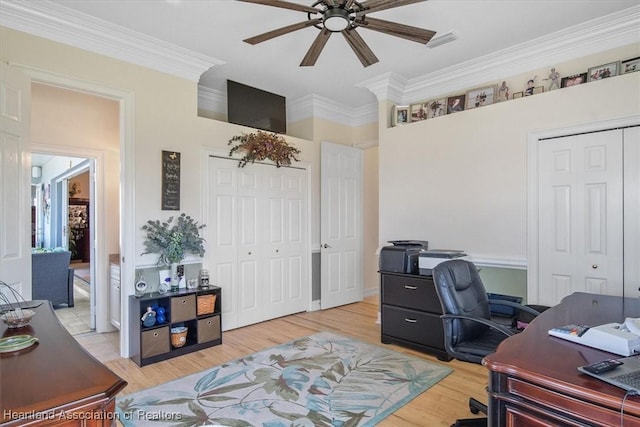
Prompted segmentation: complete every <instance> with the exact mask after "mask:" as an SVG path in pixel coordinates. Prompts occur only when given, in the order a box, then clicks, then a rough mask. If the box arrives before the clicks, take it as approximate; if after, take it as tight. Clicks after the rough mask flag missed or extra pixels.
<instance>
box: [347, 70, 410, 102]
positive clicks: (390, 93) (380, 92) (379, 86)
mask: <svg viewBox="0 0 640 427" xmlns="http://www.w3.org/2000/svg"><path fill="white" fill-rule="evenodd" d="M407 83H408V80H407V79H405V78H404V77H402V76H401V75H399V74H397V73H394V72H389V73H385V74H382V75H380V76H377V77H372V78H370V79H367V80H364V81H362V82H360V83H358V84H356V87H362V88H365V89H369V90H370V91H371V92H373V94H374V95H375V96H376V98H377V99H378V101H383V100H385V99H388V100H390V101H393V102H394V103H396V104H402V102H403V98H404V93H405V91H406V86H407Z"/></svg>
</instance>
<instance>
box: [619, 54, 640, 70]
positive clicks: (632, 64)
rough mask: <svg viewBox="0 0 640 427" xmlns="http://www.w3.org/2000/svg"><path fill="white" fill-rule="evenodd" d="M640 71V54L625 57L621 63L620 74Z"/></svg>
mask: <svg viewBox="0 0 640 427" xmlns="http://www.w3.org/2000/svg"><path fill="white" fill-rule="evenodd" d="M636 71H640V56H638V57H636V58H631V59H625V60H624V61H622V62H621V63H620V74H627V73H634V72H636Z"/></svg>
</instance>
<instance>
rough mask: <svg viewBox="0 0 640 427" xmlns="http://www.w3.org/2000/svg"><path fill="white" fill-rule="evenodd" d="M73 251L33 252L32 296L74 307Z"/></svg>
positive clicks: (53, 303)
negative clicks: (71, 265)
mask: <svg viewBox="0 0 640 427" xmlns="http://www.w3.org/2000/svg"><path fill="white" fill-rule="evenodd" d="M70 261H71V252H69V251H53V252H37V253H32V254H31V297H32V299H34V300H47V301H51V304H52V305H54V306H58V305H60V304H66V305H67V306H68V307H73V304H74V303H73V276H74V269H73V268H70Z"/></svg>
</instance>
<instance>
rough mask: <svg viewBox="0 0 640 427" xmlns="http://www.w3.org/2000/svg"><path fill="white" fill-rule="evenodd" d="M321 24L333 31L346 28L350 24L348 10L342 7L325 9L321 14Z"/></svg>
mask: <svg viewBox="0 0 640 427" xmlns="http://www.w3.org/2000/svg"><path fill="white" fill-rule="evenodd" d="M322 24H323V25H324V27H325V28H326V29H327V30H329V31H332V32H334V33H337V32H340V31H342V30H346V29H347V28H349V26H350V25H351V19H350V18H349V12H347V11H346V10H345V9H343V8H333V9H327V10H326V11H325V12H324V14H323V20H322Z"/></svg>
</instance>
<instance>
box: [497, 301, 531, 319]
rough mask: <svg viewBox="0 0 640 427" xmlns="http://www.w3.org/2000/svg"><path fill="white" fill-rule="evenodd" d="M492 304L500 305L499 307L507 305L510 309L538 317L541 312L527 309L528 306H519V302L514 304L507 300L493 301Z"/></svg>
mask: <svg viewBox="0 0 640 427" xmlns="http://www.w3.org/2000/svg"><path fill="white" fill-rule="evenodd" d="M491 304H498V305H506V306H508V307H513V308H515V309H518V310H520V311H525V312H527V313H529V314H532V315H534V316H537V315H539V314H540V312H539V311H537V310H534V309H533V308H531V307H527V306H526V305H522V304H518V303H517V302H513V301H507V300H503V299H492V300H491Z"/></svg>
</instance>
